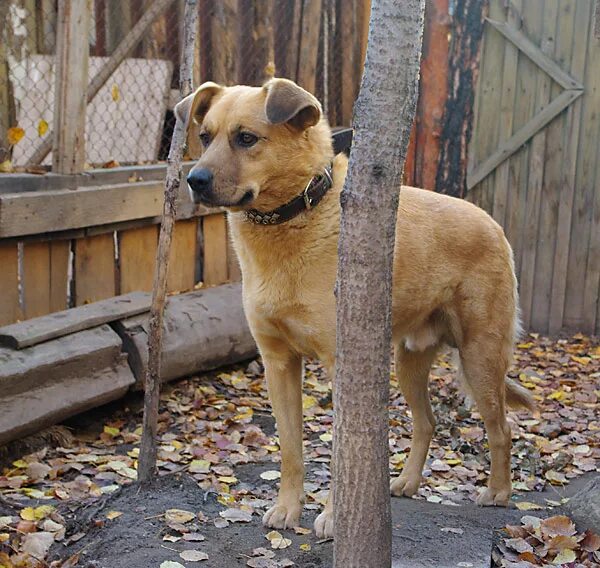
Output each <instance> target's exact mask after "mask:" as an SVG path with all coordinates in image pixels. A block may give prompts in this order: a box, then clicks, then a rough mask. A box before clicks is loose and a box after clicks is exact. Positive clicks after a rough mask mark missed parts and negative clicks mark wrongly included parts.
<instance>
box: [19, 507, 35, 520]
mask: <svg viewBox="0 0 600 568" xmlns="http://www.w3.org/2000/svg"><path fill="white" fill-rule="evenodd" d="M21 518H22V519H23V520H24V521H35V511H34V509H33V507H25V508H24V509H22V510H21Z"/></svg>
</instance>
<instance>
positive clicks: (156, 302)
mask: <svg viewBox="0 0 600 568" xmlns="http://www.w3.org/2000/svg"><path fill="white" fill-rule="evenodd" d="M197 17H198V5H197V0H186V2H185V13H184V16H183V18H184V32H183V49H182V50H181V65H180V72H179V90H180V92H181V98H183V97H185V96H187V95H189V94H190V93H191V92H192V76H193V67H194V45H195V40H196V29H197V26H196V20H197ZM184 122H185V121H183V120H180V119H179V118H178V119H177V121H176V123H175V129H174V131H173V138H172V140H171V147H170V149H169V156H168V158H167V175H166V179H165V204H164V209H163V217H162V224H161V226H160V236H159V239H158V251H157V255H156V272H155V274H154V288H153V291H152V308H151V310H150V330H149V333H148V368H147V371H146V377H145V384H144V389H145V390H144V419H143V432H142V441H141V447H140V460H139V465H138V481H140V482H142V483H148V482H149V481H151V480H152V478H153V477H154V475H155V473H156V432H157V430H158V403H159V398H160V357H161V353H162V332H163V329H162V327H163V316H164V313H163V312H164V309H165V300H166V295H167V275H168V270H169V253H170V249H171V239H172V237H173V224H174V221H175V205H176V198H177V195H178V193H179V185H180V180H181V160H182V157H183V146H184V143H185V138H186V125H185V124H184Z"/></svg>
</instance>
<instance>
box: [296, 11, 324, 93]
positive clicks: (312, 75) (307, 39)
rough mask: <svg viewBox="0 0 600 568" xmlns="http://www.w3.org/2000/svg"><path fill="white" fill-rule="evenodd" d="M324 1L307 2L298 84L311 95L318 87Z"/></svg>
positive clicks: (299, 58) (303, 21) (303, 14)
mask: <svg viewBox="0 0 600 568" xmlns="http://www.w3.org/2000/svg"><path fill="white" fill-rule="evenodd" d="M321 6H322V0H305V1H304V8H303V10H302V28H301V34H300V50H299V55H298V76H297V82H298V84H299V85H300V86H301V87H302V88H304V89H306V90H307V91H308V92H309V93H314V92H315V88H316V86H317V59H318V56H319V36H320V31H321Z"/></svg>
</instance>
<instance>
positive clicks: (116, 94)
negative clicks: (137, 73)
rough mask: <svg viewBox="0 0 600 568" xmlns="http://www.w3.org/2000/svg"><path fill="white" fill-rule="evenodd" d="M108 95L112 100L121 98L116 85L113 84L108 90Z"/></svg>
mask: <svg viewBox="0 0 600 568" xmlns="http://www.w3.org/2000/svg"><path fill="white" fill-rule="evenodd" d="M110 96H111V97H112V100H113V101H115V102H117V101H118V100H119V99H120V98H121V94H120V93H119V87H118V86H117V85H113V86H112V88H111V90H110Z"/></svg>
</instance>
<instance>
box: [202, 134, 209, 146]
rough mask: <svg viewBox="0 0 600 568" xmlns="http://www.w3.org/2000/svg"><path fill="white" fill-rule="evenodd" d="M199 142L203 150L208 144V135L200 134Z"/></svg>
mask: <svg viewBox="0 0 600 568" xmlns="http://www.w3.org/2000/svg"><path fill="white" fill-rule="evenodd" d="M200 142H201V143H202V146H204V147H205V148H206V147H207V146H208V145H209V144H210V134H209V133H208V132H201V133H200Z"/></svg>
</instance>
